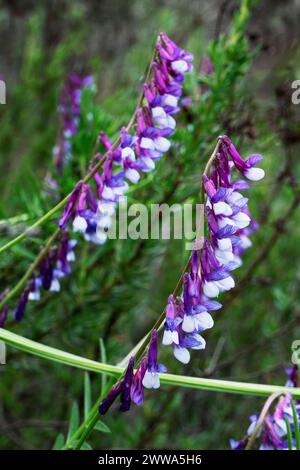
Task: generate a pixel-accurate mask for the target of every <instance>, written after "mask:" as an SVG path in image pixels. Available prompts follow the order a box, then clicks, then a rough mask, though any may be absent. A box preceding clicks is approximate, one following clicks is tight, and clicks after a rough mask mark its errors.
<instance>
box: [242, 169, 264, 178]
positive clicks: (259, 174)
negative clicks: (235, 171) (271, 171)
mask: <svg viewBox="0 0 300 470" xmlns="http://www.w3.org/2000/svg"><path fill="white" fill-rule="evenodd" d="M245 176H246V177H247V178H248V180H250V181H259V180H261V179H263V178H264V176H265V172H264V170H263V169H262V168H255V167H252V168H249V170H247V171H246V172H245Z"/></svg>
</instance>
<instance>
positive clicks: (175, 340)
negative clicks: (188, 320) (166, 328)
mask: <svg viewBox="0 0 300 470" xmlns="http://www.w3.org/2000/svg"><path fill="white" fill-rule="evenodd" d="M172 339H173V343H174V344H179V336H178V331H176V330H175V331H173V332H172Z"/></svg>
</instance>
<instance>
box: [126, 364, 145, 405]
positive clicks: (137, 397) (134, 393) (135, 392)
mask: <svg viewBox="0 0 300 470" xmlns="http://www.w3.org/2000/svg"><path fill="white" fill-rule="evenodd" d="M147 363H148V357H147V356H145V357H143V359H142V361H141V364H140V367H139V368H138V370H137V371H136V373H135V376H134V379H133V383H132V385H131V390H130V397H131V400H132V402H133V403H135V404H136V405H137V406H141V405H142V404H143V403H144V386H143V379H144V376H145V373H146V369H147Z"/></svg>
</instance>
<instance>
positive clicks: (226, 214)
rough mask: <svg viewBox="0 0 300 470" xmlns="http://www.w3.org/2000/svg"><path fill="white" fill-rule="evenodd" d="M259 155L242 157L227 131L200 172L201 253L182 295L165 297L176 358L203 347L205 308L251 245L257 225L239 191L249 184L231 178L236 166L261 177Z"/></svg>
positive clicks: (228, 284)
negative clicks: (207, 167) (204, 233)
mask: <svg viewBox="0 0 300 470" xmlns="http://www.w3.org/2000/svg"><path fill="white" fill-rule="evenodd" d="M261 159H262V156H261V155H257V154H255V155H251V156H250V157H249V158H248V159H247V160H244V159H243V158H242V157H241V156H240V155H239V153H238V151H237V150H236V148H235V147H234V145H233V143H232V142H231V140H230V139H229V138H228V137H227V136H222V137H220V138H219V145H218V151H217V152H216V156H215V161H214V164H213V168H212V170H211V171H210V174H209V176H207V175H204V176H203V185H204V190H205V194H206V218H207V225H208V235H207V237H206V238H204V241H203V246H202V249H201V252H200V254H199V252H198V250H197V247H196V249H194V250H193V252H192V255H191V260H190V271H189V272H188V273H186V274H185V275H184V278H183V292H182V295H181V296H178V297H177V298H174V297H173V296H170V297H169V300H168V305H167V309H166V321H165V331H164V336H163V344H164V345H171V346H172V348H173V353H174V356H175V357H176V359H178V360H179V361H180V362H182V363H184V364H186V363H188V362H189V361H190V352H189V349H204V348H205V340H204V338H203V337H202V336H201V334H200V333H202V332H203V331H204V330H206V329H209V328H211V327H212V326H213V324H214V321H213V319H212V316H211V315H210V313H209V312H211V311H214V310H218V309H220V308H221V307H222V305H221V304H220V303H219V302H217V301H215V300H212V299H214V298H216V297H218V296H219V294H220V293H222V292H224V291H229V290H230V289H232V288H233V287H234V286H235V282H234V279H233V277H232V271H233V270H234V269H236V268H237V267H239V266H240V265H241V263H242V261H241V254H242V253H243V252H244V250H245V249H247V248H248V247H250V246H251V241H250V238H249V235H250V234H251V233H252V232H253V231H254V230H256V229H257V224H256V222H255V221H254V220H253V219H252V217H251V214H250V211H249V209H248V199H247V198H246V197H244V195H243V194H241V192H240V191H242V190H245V189H248V188H249V186H248V183H247V182H246V181H245V180H244V179H242V180H236V179H235V178H234V171H235V170H237V171H238V172H239V173H242V175H243V176H245V177H246V178H247V179H249V180H253V181H258V180H259V179H261V178H263V176H264V171H263V170H262V169H260V168H257V167H255V165H256V163H257V162H259V161H260V160H261Z"/></svg>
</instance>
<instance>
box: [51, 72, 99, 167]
mask: <svg viewBox="0 0 300 470" xmlns="http://www.w3.org/2000/svg"><path fill="white" fill-rule="evenodd" d="M93 86H94V79H93V77H92V76H90V75H88V76H86V77H84V78H80V77H79V76H78V75H76V74H75V73H72V74H70V75H69V77H68V80H67V81H66V83H65V85H64V88H63V90H62V93H61V97H60V103H59V107H58V112H59V114H60V116H61V126H60V131H59V136H58V142H57V145H56V146H55V147H54V149H53V156H54V164H55V167H56V170H57V172H58V173H60V172H61V170H62V168H63V167H64V166H65V165H66V164H67V163H68V162H69V161H70V159H71V157H72V138H73V137H74V135H75V134H76V133H77V131H78V124H79V118H80V98H81V94H82V90H83V89H84V88H86V87H93Z"/></svg>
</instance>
